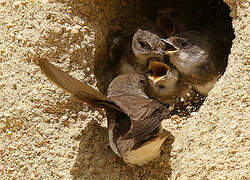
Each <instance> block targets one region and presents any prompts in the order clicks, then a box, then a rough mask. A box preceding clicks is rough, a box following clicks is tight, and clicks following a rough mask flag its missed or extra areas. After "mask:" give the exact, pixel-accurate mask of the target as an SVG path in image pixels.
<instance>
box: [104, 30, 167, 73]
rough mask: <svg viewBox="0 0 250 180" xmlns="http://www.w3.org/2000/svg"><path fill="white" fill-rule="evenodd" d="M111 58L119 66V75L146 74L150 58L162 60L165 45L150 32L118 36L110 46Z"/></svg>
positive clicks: (142, 31)
mask: <svg viewBox="0 0 250 180" xmlns="http://www.w3.org/2000/svg"><path fill="white" fill-rule="evenodd" d="M109 46H110V48H109V56H110V59H111V61H112V62H115V63H117V64H118V65H117V66H118V74H121V73H131V72H133V73H145V72H146V70H147V63H148V59H149V58H160V59H161V58H162V57H163V56H164V54H163V48H164V47H165V43H164V42H163V41H162V40H161V38H160V37H159V36H158V35H156V34H154V33H152V32H150V31H148V30H142V29H138V30H137V31H136V32H135V33H134V34H133V35H132V37H131V36H129V35H127V34H125V33H124V34H120V35H117V37H116V38H114V39H113V41H112V42H111V45H109Z"/></svg>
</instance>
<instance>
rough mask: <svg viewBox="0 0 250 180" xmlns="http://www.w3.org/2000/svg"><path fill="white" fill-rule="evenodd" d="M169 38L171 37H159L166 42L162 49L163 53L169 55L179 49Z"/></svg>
mask: <svg viewBox="0 0 250 180" xmlns="http://www.w3.org/2000/svg"><path fill="white" fill-rule="evenodd" d="M171 39H172V38H168V39H161V40H162V41H163V42H164V43H165V44H166V46H165V49H164V51H163V53H164V54H167V55H170V54H173V53H175V52H178V51H179V48H178V47H176V46H175V45H174V43H173V42H172V41H171Z"/></svg>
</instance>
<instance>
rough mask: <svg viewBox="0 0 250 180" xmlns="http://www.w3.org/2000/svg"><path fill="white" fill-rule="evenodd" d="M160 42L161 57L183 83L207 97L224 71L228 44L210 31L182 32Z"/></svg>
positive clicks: (221, 37)
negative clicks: (179, 76)
mask: <svg viewBox="0 0 250 180" xmlns="http://www.w3.org/2000/svg"><path fill="white" fill-rule="evenodd" d="M164 41H165V43H166V50H167V51H166V52H165V53H166V54H168V56H169V59H170V62H171V63H172V64H173V65H174V66H175V68H176V69H177V70H178V71H179V73H180V75H181V76H182V77H183V79H186V81H187V82H189V83H190V84H191V85H192V87H193V88H194V89H195V90H196V91H197V92H199V93H200V94H202V95H207V94H208V92H209V91H210V90H211V89H212V87H213V86H214V84H215V83H216V82H217V81H218V79H219V78H220V76H221V75H222V74H223V73H224V71H225V68H226V65H227V56H228V53H229V50H230V48H229V44H230V43H228V42H226V40H225V39H223V35H222V36H219V35H218V34H217V35H215V34H213V33H212V32H210V31H204V32H197V31H186V32H182V33H179V34H177V35H175V36H173V37H170V38H168V39H166V40H164Z"/></svg>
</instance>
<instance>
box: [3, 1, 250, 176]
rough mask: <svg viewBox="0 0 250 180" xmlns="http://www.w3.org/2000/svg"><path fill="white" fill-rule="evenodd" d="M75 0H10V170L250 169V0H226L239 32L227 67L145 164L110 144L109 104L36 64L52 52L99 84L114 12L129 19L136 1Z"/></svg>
mask: <svg viewBox="0 0 250 180" xmlns="http://www.w3.org/2000/svg"><path fill="white" fill-rule="evenodd" d="M70 2H71V1H56V0H47V1H35V0H30V1H7V0H1V1H0V179H15V178H16V179H119V178H120V179H167V178H170V179H250V176H249V172H250V167H249V166H250V165H249V160H250V154H249V152H250V151H249V147H250V143H249V136H250V134H249V133H250V129H249V119H250V113H249V112H250V106H249V94H250V92H249V91H250V87H249V86H250V85H249V84H250V83H249V70H250V67H249V57H250V54H249V46H250V35H249V33H250V17H249V14H250V6H249V3H248V2H247V1H243V0H240V1H235V0H226V2H227V3H228V4H229V5H230V8H231V9H232V13H231V15H232V17H233V18H234V19H233V27H234V29H235V35H236V38H235V39H234V41H233V46H232V50H231V54H230V56H229V65H228V67H227V70H226V72H225V74H224V75H223V77H222V78H221V79H220V81H219V82H218V83H217V84H216V86H215V87H214V88H213V90H212V91H211V92H210V93H209V96H208V98H207V99H206V100H205V102H204V105H203V106H202V107H201V108H200V110H199V111H198V112H197V113H193V114H192V115H193V116H192V117H190V118H186V117H183V118H179V117H177V116H174V117H172V118H171V119H167V120H165V121H164V126H165V128H166V129H167V130H168V131H169V132H170V136H169V138H168V139H167V141H166V142H165V144H164V146H163V151H162V154H161V157H160V158H159V160H157V161H156V162H152V163H151V164H149V165H147V166H144V167H135V168H131V167H129V166H127V165H126V164H124V163H123V162H122V160H121V159H119V158H118V157H117V156H115V154H114V153H113V152H112V150H111V149H110V147H109V146H108V138H107V129H106V128H105V127H102V126H100V124H102V125H103V126H105V117H106V116H105V112H103V111H101V110H100V111H97V110H95V109H92V108H90V107H88V106H87V105H84V104H81V103H79V102H77V101H75V100H74V99H72V98H71V97H70V96H69V95H68V94H66V93H64V92H63V91H62V90H61V89H59V88H57V87H56V86H55V85H53V84H51V83H50V82H49V81H48V80H47V79H46V77H45V76H44V75H43V74H42V73H41V72H40V70H39V68H38V67H37V65H36V59H37V57H39V56H41V57H46V58H49V59H50V60H51V61H52V62H54V63H55V64H56V65H58V66H59V67H60V68H62V69H63V70H66V71H70V72H71V74H72V75H73V76H74V77H77V78H78V79H80V80H82V81H85V82H88V83H89V84H91V85H93V86H94V87H96V86H97V85H98V82H97V80H96V78H95V75H94V74H93V73H94V68H95V71H98V68H96V63H95V62H99V63H100V64H101V63H102V61H103V59H104V58H105V55H106V47H105V45H104V44H105V37H106V35H107V33H108V31H109V30H110V28H113V26H115V24H114V23H113V22H114V21H115V19H119V21H121V22H122V21H123V20H124V18H123V17H122V14H121V13H120V12H123V14H130V18H128V19H131V21H133V20H135V19H136V17H134V16H133V13H132V11H133V9H132V8H126V6H127V3H128V2H130V1H123V0H121V1H119V0H117V1H115V0H110V1H106V0H103V1H98V0H97V1H93V0H78V1H73V2H72V3H70ZM113 17H116V18H113ZM126 22H127V23H129V22H130V20H128V21H126ZM100 68H101V67H100ZM99 86H100V85H99ZM89 121H91V122H90V123H89V124H88V125H87V127H86V124H87V122H89Z"/></svg>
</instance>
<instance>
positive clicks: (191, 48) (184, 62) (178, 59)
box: [162, 31, 208, 74]
mask: <svg viewBox="0 0 250 180" xmlns="http://www.w3.org/2000/svg"><path fill="white" fill-rule="evenodd" d="M204 40H205V37H202V36H200V35H199V33H197V34H196V33H195V32H193V31H191V32H187V33H186V34H184V35H183V34H182V36H181V37H170V38H168V39H162V41H163V42H165V43H166V44H165V48H164V54H167V55H168V56H169V59H170V62H171V63H172V64H173V65H174V66H175V67H176V68H177V69H178V70H179V71H180V72H181V73H184V74H190V73H192V72H196V70H197V68H198V67H199V66H200V65H202V64H204V62H205V61H207V60H208V53H207V51H208V50H205V48H203V47H204V44H205V43H206V41H204Z"/></svg>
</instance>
